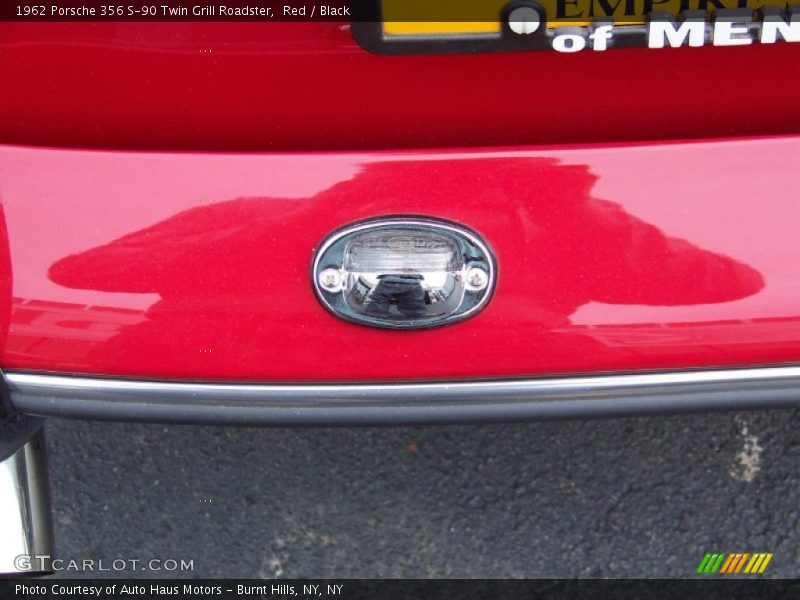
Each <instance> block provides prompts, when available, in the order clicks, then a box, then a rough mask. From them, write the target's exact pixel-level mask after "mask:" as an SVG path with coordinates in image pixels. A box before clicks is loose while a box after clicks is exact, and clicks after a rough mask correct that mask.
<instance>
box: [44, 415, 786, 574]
mask: <svg viewBox="0 0 800 600" xmlns="http://www.w3.org/2000/svg"><path fill="white" fill-rule="evenodd" d="M798 417H800V411H786V410H780V411H754V412H746V413H736V414H732V413H728V414H706V415H688V416H673V417H655V418H653V417H648V418H630V419H612V420H597V421H573V422H540V423H517V424H506V425H485V426H449V427H438V426H437V427H403V428H349V429H348V428H342V429H241V428H238V429H237V428H223V427H192V426H165V425H154V424H146V425H145V424H112V423H91V422H82V421H68V420H57V419H53V420H50V421H49V422H48V426H47V434H48V446H49V451H50V457H49V459H50V467H51V468H50V470H51V481H52V494H53V506H54V510H55V517H54V519H55V533H56V543H57V555H58V557H59V558H63V559H67V560H69V559H76V560H80V561H82V560H83V559H85V558H89V559H95V560H99V559H103V561H104V563H105V564H106V566H108V565H109V564H111V561H113V560H115V559H126V560H129V559H138V560H141V561H142V562H146V561H148V560H149V559H153V558H156V559H170V558H172V559H178V560H180V559H184V560H192V561H193V566H194V571H192V572H186V573H181V574H179V573H169V572H146V573H145V572H132V571H130V570H125V571H121V572H117V573H114V572H110V573H109V572H106V573H102V574H101V575H103V576H109V575H118V576H147V577H161V576H175V575H180V576H188V577H209V578H210V577H237V578H238V577H267V578H273V577H290V578H305V577H308V578H321V577H336V578H345V577H347V578H350V577H365V578H385V577H413V578H417V577H491V578H504V577H687V576H693V574H694V572H695V569H696V568H697V565H698V564H699V562H700V560H701V559H702V557H703V554H704V553H705V552H718V551H730V552H732V551H749V552H756V551H760V552H773V553H774V555H775V556H774V558H773V560H772V563H771V564H770V565H769V567H768V571H767V575H769V576H772V577H796V576H797V574H798V565H799V564H800V543H799V541H798V540H799V536H798V534H799V533H800V524H799V523H798V512H797V509H798V481H800V428H798V427H797V423H798ZM82 575H84V574H81V573H77V572H62V573H61V576H64V577H77V576H82ZM84 576H85V575H84Z"/></svg>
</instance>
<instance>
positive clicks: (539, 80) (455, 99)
mask: <svg viewBox="0 0 800 600" xmlns="http://www.w3.org/2000/svg"><path fill="white" fill-rule="evenodd" d="M797 52H798V48H797V45H796V44H785V43H781V44H772V45H753V46H741V47H725V48H720V47H704V48H680V49H666V50H649V49H646V48H637V49H617V50H612V51H608V52H589V51H587V52H581V53H577V54H570V55H564V54H559V53H556V52H530V53H512V54H478V55H451V56H377V55H372V54H369V53H368V52H366V51H364V50H363V49H361V48H360V47H359V46H358V45H357V44H356V43H355V42H354V40H353V39H352V36H351V33H350V30H349V26H347V25H346V24H342V23H282V24H279V25H276V24H271V23H205V22H194V23H111V22H97V23H0V83H1V84H2V93H0V114H1V115H3V118H2V119H0V143H6V144H32V145H48V146H62V147H87V148H88V147H91V148H120V149H151V150H152V149H162V150H163V149H177V150H230V151H244V150H254V151H262V150H271V151H285V150H300V151H309V150H321V149H337V150H342V149H347V150H362V149H369V150H374V149H379V148H387V149H398V148H409V149H419V148H443V147H444V148H447V147H488V146H509V145H527V146H530V145H537V144H565V143H576V144H585V143H589V142H618V141H631V140H659V139H660V140H664V139H673V140H675V139H686V138H698V139H699V138H710V137H728V136H741V135H773V134H775V135H782V134H789V133H800V111H798V110H797V85H796V81H798V79H800V61H798V60H797Z"/></svg>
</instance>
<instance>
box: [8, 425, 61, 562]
mask: <svg viewBox="0 0 800 600" xmlns="http://www.w3.org/2000/svg"><path fill="white" fill-rule="evenodd" d="M44 446H45V444H44V434H43V431H42V429H41V428H39V429H38V430H37V431H36V433H35V434H34V435H33V437H31V438H30V439H29V440H28V441H27V442H26V443H25V444H24V445H23V446H22V447H20V448H19V449H18V450H17V451H16V452H14V454H12V455H11V456H9V457H8V458H6V459H5V460H4V461H2V462H0V521H2V523H3V534H2V535H0V575H15V576H18V577H19V576H20V575H32V574H41V573H46V572H49V571H50V562H49V561H50V556H51V555H52V554H53V533H52V531H53V527H52V523H51V511H50V494H49V488H48V484H47V468H46V466H45V460H44V451H45V448H44Z"/></svg>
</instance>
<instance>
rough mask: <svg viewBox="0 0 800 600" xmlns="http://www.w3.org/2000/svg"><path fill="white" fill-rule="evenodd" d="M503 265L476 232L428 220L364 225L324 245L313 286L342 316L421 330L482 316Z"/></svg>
mask: <svg viewBox="0 0 800 600" xmlns="http://www.w3.org/2000/svg"><path fill="white" fill-rule="evenodd" d="M495 280H496V266H495V261H494V258H493V256H492V254H491V252H490V250H489V248H488V246H487V245H486V244H485V243H484V242H483V241H482V240H481V239H480V238H479V237H478V235H477V234H475V233H473V232H471V231H469V230H467V229H465V228H463V227H460V226H458V225H454V224H452V223H448V222H444V221H438V220H434V219H428V218H417V217H413V218H412V217H407V218H400V217H397V218H386V219H378V220H374V221H367V222H362V223H357V224H354V225H351V226H349V227H346V228H344V229H342V230H340V231H337V232H336V233H334V234H333V235H331V236H330V237H329V238H328V239H327V240H325V241H324V242H323V244H322V245H321V247H320V249H319V251H318V252H317V254H316V256H315V258H314V266H313V281H314V289H315V291H316V293H317V296H318V297H319V299H320V300H321V301H322V303H323V305H324V306H325V307H326V308H328V309H329V310H330V311H331V312H333V313H334V314H335V315H336V316H338V317H341V318H343V319H346V320H348V321H353V322H356V323H360V324H362V325H369V326H373V327H383V328H388V329H419V328H425V327H435V326H438V325H445V324H447V323H452V322H455V321H459V320H462V319H465V318H467V317H469V316H471V315H473V314H475V313H477V312H478V311H479V310H480V309H481V308H483V306H484V305H485V304H486V302H488V300H489V298H490V297H491V294H492V291H493V289H494V285H495Z"/></svg>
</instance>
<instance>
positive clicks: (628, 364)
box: [0, 137, 800, 381]
mask: <svg viewBox="0 0 800 600" xmlns="http://www.w3.org/2000/svg"><path fill="white" fill-rule="evenodd" d="M0 193H2V204H3V208H4V212H5V221H6V224H7V236H8V240H9V248H10V258H11V264H12V272H13V282H12V283H13V285H12V289H13V302H12V306H11V316H10V322H7V329H8V335H7V337H6V341H5V346H4V347H3V352H2V357H1V358H0V365H2V366H3V367H4V368H9V369H28V370H46V371H65V372H78V373H93V374H108V375H130V376H140V377H165V378H191V379H222V380H225V379H232V380H259V381H309V380H318V381H344V380H352V381H361V380H409V379H416V380H424V379H437V378H479V377H512V376H527V375H544V374H554V373H575V372H596V371H613V370H624V371H629V370H639V369H668V368H689V367H701V366H723V365H756V364H769V363H781V362H796V361H797V360H798V359H800V304H799V303H798V291H799V290H798V282H800V260H798V248H797V231H796V224H797V223H798V222H800V200H799V199H800V138H796V137H790V138H784V139H772V140H768V139H764V140H750V141H744V140H738V141H736V140H732V141H725V142H713V143H690V144H669V145H664V144H662V145H656V144H653V145H639V146H616V147H596V148H584V149H572V150H568V149H553V150H547V149H540V150H535V149H531V150H491V151H474V152H459V151H451V152H429V153H426V152H415V153H399V152H384V153H380V152H377V153H362V154H356V153H333V154H175V153H173V154H169V153H165V154H159V153H125V152H93V151H67V150H44V149H31V148H21V147H11V146H6V147H2V148H0ZM389 214H415V215H430V216H434V217H439V218H444V219H449V220H452V221H455V222H458V223H461V224H463V225H465V226H467V227H469V228H471V229H474V230H476V231H478V232H479V233H480V234H481V235H482V236H483V238H484V239H485V240H486V241H487V242H488V243H489V244H490V245H491V246H492V247H493V248H494V250H495V252H496V255H497V260H498V265H499V280H498V287H497V290H496V293H495V295H494V297H493V298H492V300H491V301H490V303H489V304H488V306H487V307H486V309H485V310H484V311H483V312H482V313H480V314H479V315H477V316H476V317H474V318H472V319H469V320H467V321H465V322H463V323H460V324H457V325H453V326H449V327H444V328H440V329H434V330H429V331H418V332H395V331H384V330H376V329H369V328H366V327H362V326H359V325H354V324H351V323H347V322H344V321H341V320H339V319H337V318H336V317H334V316H332V315H331V314H329V313H328V312H327V311H326V310H325V309H323V308H322V306H321V305H320V304H319V302H318V301H317V299H316V298H315V296H314V293H313V291H312V287H311V282H310V275H309V272H310V263H311V259H312V256H313V253H314V249H315V247H317V245H318V244H319V243H320V242H321V241H322V240H323V239H324V238H325V237H326V236H327V235H328V234H329V233H330V232H331V231H332V230H333V229H336V228H338V227H340V226H342V225H343V224H347V223H350V222H354V221H358V220H360V219H365V218H369V217H375V216H379V215H389ZM3 237H5V236H3ZM6 281H7V278H6Z"/></svg>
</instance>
